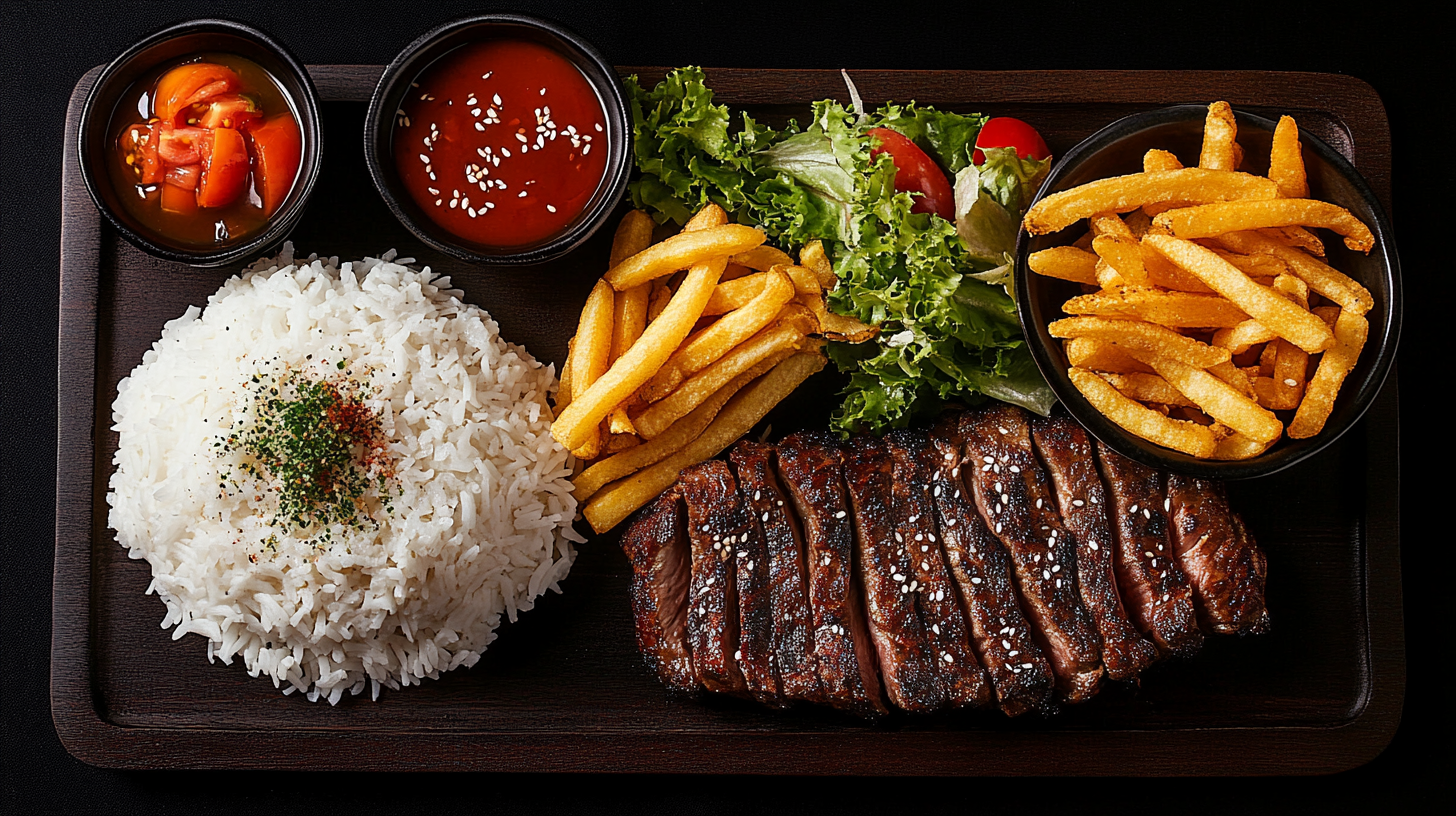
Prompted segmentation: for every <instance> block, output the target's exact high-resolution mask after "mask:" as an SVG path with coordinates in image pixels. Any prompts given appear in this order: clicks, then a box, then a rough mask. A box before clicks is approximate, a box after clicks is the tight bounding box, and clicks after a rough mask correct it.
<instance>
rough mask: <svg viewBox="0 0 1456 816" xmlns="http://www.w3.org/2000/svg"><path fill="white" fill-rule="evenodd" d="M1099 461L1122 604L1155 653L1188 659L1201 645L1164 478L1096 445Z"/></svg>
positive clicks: (1154, 471)
mask: <svg viewBox="0 0 1456 816" xmlns="http://www.w3.org/2000/svg"><path fill="white" fill-rule="evenodd" d="M1097 460H1098V464H1099V466H1100V469H1101V471H1102V478H1103V479H1104V480H1106V483H1107V487H1108V492H1109V493H1111V495H1112V504H1111V511H1112V512H1111V513H1110V516H1111V519H1112V527H1113V529H1114V530H1115V531H1116V532H1117V565H1116V571H1117V586H1118V588H1119V589H1120V590H1121V591H1122V600H1123V603H1125V604H1127V608H1128V611H1130V612H1131V613H1132V615H1131V617H1132V620H1133V621H1134V622H1135V623H1137V625H1138V628H1140V629H1142V630H1143V632H1145V633H1146V634H1147V635H1148V636H1149V637H1151V638H1152V639H1153V642H1154V643H1156V644H1157V645H1158V649H1159V650H1161V651H1162V652H1163V653H1164V654H1169V655H1191V654H1193V653H1195V652H1197V651H1198V650H1199V649H1200V648H1201V647H1202V646H1203V633H1202V632H1200V631H1199V630H1198V621H1197V618H1196V617H1195V614H1194V611H1193V588H1192V587H1191V586H1190V585H1189V583H1188V576H1186V575H1184V574H1183V570H1182V569H1180V568H1179V567H1178V562H1177V561H1176V560H1175V558H1174V555H1173V552H1172V539H1171V538H1170V534H1171V532H1172V531H1171V529H1170V528H1169V524H1168V515H1167V513H1168V509H1169V507H1170V506H1171V503H1170V502H1169V501H1168V498H1167V495H1166V494H1165V493H1164V490H1163V474H1162V473H1159V472H1158V471H1156V470H1153V469H1152V468H1150V467H1145V466H1143V465H1141V464H1138V463H1137V462H1134V461H1132V460H1131V459H1128V458H1127V457H1125V456H1122V455H1121V454H1118V453H1116V452H1114V451H1113V450H1112V449H1111V448H1108V447H1107V446H1106V445H1103V444H1102V443H1100V442H1099V443H1098V444H1097Z"/></svg>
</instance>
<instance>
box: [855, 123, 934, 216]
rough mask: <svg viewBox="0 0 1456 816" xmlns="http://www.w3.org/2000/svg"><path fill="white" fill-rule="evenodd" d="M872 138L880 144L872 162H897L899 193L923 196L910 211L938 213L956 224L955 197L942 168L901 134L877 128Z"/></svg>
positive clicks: (874, 149)
mask: <svg viewBox="0 0 1456 816" xmlns="http://www.w3.org/2000/svg"><path fill="white" fill-rule="evenodd" d="M870 135H871V136H873V137H874V138H875V139H876V140H877V144H875V145H874V146H873V147H871V148H870V159H871V160H873V159H874V158H875V157H877V156H879V155H880V154H881V153H889V154H890V158H891V159H892V160H893V161H894V162H895V191H896V192H900V193H920V195H918V196H916V197H915V205H914V206H913V207H911V208H910V211H911V212H918V213H935V214H936V215H938V216H940V217H941V218H944V219H945V220H947V221H954V220H955V193H954V192H952V190H951V186H950V181H949V180H948V179H947V178H946V177H945V173H942V172H941V171H940V166H939V165H937V164H936V163H935V162H934V161H933V160H932V159H931V158H930V157H929V156H927V155H925V151H924V150H921V149H920V148H919V147H917V146H916V145H915V143H914V142H912V141H910V140H909V139H907V138H905V137H904V136H903V135H901V134H900V133H899V132H897V131H894V130H891V129H889V128H875V129H873V130H871V131H870Z"/></svg>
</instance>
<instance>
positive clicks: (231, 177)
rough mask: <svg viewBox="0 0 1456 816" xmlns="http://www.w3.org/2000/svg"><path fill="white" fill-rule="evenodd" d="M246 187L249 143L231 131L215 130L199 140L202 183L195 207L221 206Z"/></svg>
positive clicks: (240, 134)
mask: <svg viewBox="0 0 1456 816" xmlns="http://www.w3.org/2000/svg"><path fill="white" fill-rule="evenodd" d="M247 186H248V143H247V141H246V140H245V139H243V134H242V133H240V132H238V131H236V130H233V129H232V128H218V129H216V130H214V131H212V132H211V136H210V138H206V139H203V140H202V180H201V181H200V182H199V183H198V187H197V206H199V207H224V206H227V205H228V204H231V203H232V202H233V200H234V199H236V198H237V197H238V196H240V195H242V193H243V190H245V189H247Z"/></svg>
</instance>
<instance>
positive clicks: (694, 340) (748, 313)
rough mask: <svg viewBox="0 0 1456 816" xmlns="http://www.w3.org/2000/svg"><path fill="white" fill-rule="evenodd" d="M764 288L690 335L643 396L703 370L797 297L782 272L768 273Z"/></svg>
mask: <svg viewBox="0 0 1456 816" xmlns="http://www.w3.org/2000/svg"><path fill="white" fill-rule="evenodd" d="M765 274H766V275H767V276H768V278H767V280H766V281H765V283H764V287H763V289H762V290H761V291H760V292H759V293H758V295H757V296H755V297H754V298H753V300H751V301H749V302H748V303H747V304H745V305H744V306H743V308H741V309H735V310H733V311H732V312H729V313H728V314H726V315H723V316H722V317H720V318H718V320H717V321H716V322H714V323H713V325H711V326H709V327H707V328H706V329H703V330H702V331H700V332H697V333H696V334H694V335H692V336H691V337H688V338H687V340H686V341H684V342H683V344H682V347H681V348H679V349H677V350H676V351H674V352H673V353H672V356H671V357H669V358H668V360H667V362H666V363H664V364H663V366H662V368H661V369H660V370H659V371H658V372H657V373H656V374H654V375H653V377H652V378H651V379H649V380H648V381H647V384H646V387H645V388H643V389H642V398H643V399H645V400H647V401H648V402H656V401H657V400H659V399H662V398H663V397H664V396H666V395H667V394H668V393H670V392H671V391H672V390H673V389H674V388H677V387H678V385H679V384H681V383H682V381H683V380H685V379H687V378H688V377H691V376H692V375H694V374H696V373H698V372H699V371H702V370H703V369H704V368H706V367H708V366H709V365H711V364H712V363H713V361H715V360H717V359H719V358H721V357H722V356H723V355H725V354H727V353H728V352H729V351H730V350H731V349H732V348H733V347H734V346H736V345H738V344H739V343H742V342H743V341H744V340H747V339H748V338H750V337H752V336H753V335H754V334H755V333H757V332H758V330H759V329H762V328H763V327H764V326H767V325H768V324H769V323H772V322H773V320H774V318H775V317H776V316H777V315H778V313H779V310H780V309H782V308H783V307H784V304H786V303H788V302H789V301H790V300H792V299H793V297H794V284H793V282H792V281H790V280H789V276H788V275H785V274H784V273H782V272H766V273H765Z"/></svg>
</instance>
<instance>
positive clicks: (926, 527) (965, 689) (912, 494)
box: [885, 431, 991, 708]
mask: <svg viewBox="0 0 1456 816" xmlns="http://www.w3.org/2000/svg"><path fill="white" fill-rule="evenodd" d="M885 447H886V449H888V450H889V452H890V460H891V461H892V462H893V463H894V466H895V469H894V484H893V488H894V494H893V495H894V504H893V505H892V507H891V512H892V516H893V518H894V522H895V543H896V544H897V545H898V546H899V547H901V548H903V549H904V550H905V551H906V552H907V553H908V555H909V559H910V569H911V570H912V572H911V573H910V574H911V575H912V576H913V580H911V582H910V592H909V596H910V598H912V599H913V600H914V603H915V608H916V611H917V612H918V613H919V615H920V625H921V627H923V629H924V632H925V639H926V642H927V643H928V644H929V648H930V655H931V665H932V666H933V667H934V669H935V671H936V674H937V675H938V678H939V680H940V683H941V688H942V689H943V691H944V693H945V699H946V703H947V704H948V705H950V706H951V707H953V708H959V707H962V706H980V705H985V704H986V703H987V702H989V701H990V699H991V687H990V686H989V685H988V684H987V682H986V673H985V672H983V671H982V670H981V665H980V661H978V660H977V659H976V653H975V651H974V650H972V648H971V639H970V627H969V626H968V625H967V624H966V618H965V613H964V612H962V611H961V605H960V602H959V601H958V600H957V599H956V591H955V585H954V584H952V583H951V579H950V574H949V572H948V571H947V570H946V566H945V557H944V555H942V553H941V549H940V540H939V536H938V535H937V532H938V530H937V527H936V523H935V504H934V502H933V500H932V499H933V497H932V494H933V493H935V492H940V491H943V490H944V487H942V486H940V485H938V484H934V480H935V473H936V468H935V464H934V457H935V448H934V446H933V445H932V444H931V442H930V436H929V435H928V434H926V433H924V432H922V431H892V432H891V433H889V434H887V435H886V436H885Z"/></svg>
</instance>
